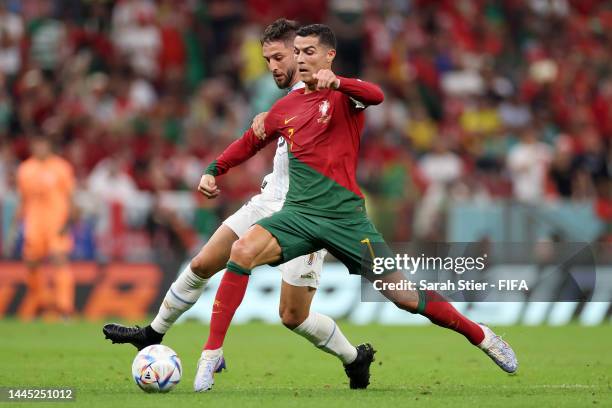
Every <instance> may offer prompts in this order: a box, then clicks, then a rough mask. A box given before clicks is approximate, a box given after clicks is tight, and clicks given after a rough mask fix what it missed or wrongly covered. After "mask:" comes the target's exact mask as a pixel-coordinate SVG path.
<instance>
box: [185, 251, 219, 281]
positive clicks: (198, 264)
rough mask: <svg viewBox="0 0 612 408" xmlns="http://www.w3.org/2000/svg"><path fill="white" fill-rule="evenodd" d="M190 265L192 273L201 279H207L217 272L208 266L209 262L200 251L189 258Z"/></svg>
mask: <svg viewBox="0 0 612 408" xmlns="http://www.w3.org/2000/svg"><path fill="white" fill-rule="evenodd" d="M190 266H191V270H192V271H193V273H195V274H196V275H198V276H199V277H200V278H202V279H208V278H210V277H211V276H213V275H214V274H215V273H216V272H217V271H214V270H213V268H211V267H210V262H208V261H207V259H206V256H205V255H203V254H202V253H199V254H197V255H196V256H195V257H194V258H193V259H192V260H191V264H190Z"/></svg>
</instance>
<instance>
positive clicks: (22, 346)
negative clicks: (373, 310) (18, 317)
mask: <svg viewBox="0 0 612 408" xmlns="http://www.w3.org/2000/svg"><path fill="white" fill-rule="evenodd" d="M341 326H342V328H343V330H344V332H345V333H346V334H347V336H348V337H349V339H351V340H352V341H353V342H354V343H358V342H364V341H369V342H372V344H373V345H374V347H375V348H376V349H377V350H378V353H377V354H376V361H375V362H374V364H373V366H372V379H371V385H370V388H368V389H367V390H365V391H364V390H359V391H353V390H349V389H348V385H347V379H346V377H345V375H344V372H343V370H342V367H341V365H340V363H339V361H337V360H336V359H335V358H334V357H332V356H330V355H327V354H325V353H323V352H321V351H319V350H317V349H316V348H314V347H312V346H311V345H310V344H309V343H307V342H306V341H305V340H304V339H302V338H300V337H298V336H296V335H294V334H292V333H290V332H289V331H288V330H287V329H285V328H283V327H281V326H280V325H264V324H248V325H243V326H234V327H232V328H231V329H230V333H229V336H228V339H227V341H226V344H225V347H224V350H225V355H226V358H227V363H228V368H229V370H228V371H225V372H223V373H222V374H220V375H217V377H216V384H215V388H214V389H213V391H212V392H210V393H206V394H195V393H194V392H192V381H193V375H194V374H195V365H196V361H197V358H198V356H199V351H200V348H201V345H202V342H203V340H204V337H205V335H206V333H207V327H206V326H202V325H200V324H196V323H186V324H181V325H177V326H176V327H175V328H174V329H173V330H171V331H170V332H169V333H168V335H166V338H165V341H164V343H165V344H167V345H168V346H170V347H172V348H173V349H174V350H176V351H177V353H178V354H179V357H180V358H181V360H182V362H183V379H182V381H181V383H180V384H179V385H178V386H177V388H176V389H175V390H174V391H172V392H171V393H169V394H164V395H160V394H145V393H143V392H142V391H140V389H138V387H137V386H136V385H135V384H134V381H133V380H132V379H131V374H130V367H131V362H132V359H133V357H134V355H135V354H136V353H135V349H133V348H132V347H131V346H129V345H111V344H110V342H108V341H107V340H104V339H103V335H102V332H101V327H102V323H98V324H93V323H83V322H74V323H65V324H43V323H29V324H25V323H21V322H17V321H12V320H4V321H0V362H1V366H2V369H1V370H0V386H27V385H29V386H68V387H74V388H75V389H76V397H77V401H76V403H74V402H69V403H56V402H54V403H37V404H34V405H35V406H37V407H42V406H52V407H57V406H61V405H66V404H68V405H69V406H73V407H74V406H79V407H81V406H82V407H88V408H90V407H112V408H120V407H137V406H138V407H168V408H178V407H195V406H207V407H211V408H212V407H214V408H228V407H241V408H245V407H258V408H264V407H277V406H278V407H289V406H308V407H317V406H318V407H327V406H330V407H343V406H347V407H351V408H357V407H370V408H372V407H374V408H380V407H398V408H399V407H445V408H448V407H471V408H474V407H485V406H486V407H488V406H502V407H505V406H517V407H549V406H553V407H555V408H559V407H577V406H580V407H586V406H593V407H606V406H608V407H609V406H612V385H611V376H612V325H605V326H600V327H579V326H575V325H572V326H566V327H507V328H496V330H497V332H498V333H500V334H504V333H505V338H506V339H507V340H508V341H509V342H510V343H511V344H512V345H513V347H514V349H515V350H516V352H517V355H518V357H519V361H520V368H519V373H518V374H517V375H514V376H510V375H507V374H505V373H503V372H502V371H501V370H500V369H499V368H497V366H495V365H494V364H493V362H492V361H490V360H489V359H488V358H487V357H486V356H485V355H484V354H483V353H482V352H480V351H479V350H477V349H476V348H474V347H473V346H471V345H470V344H469V343H468V342H467V341H466V340H464V338H463V337H462V336H460V335H458V334H455V333H452V332H450V331H448V330H443V329H439V328H436V327H433V326H428V327H398V326H376V325H372V326H354V325H350V324H348V323H343V324H341ZM18 405H24V404H16V403H0V406H7V407H10V406H18ZM26 406H33V405H31V404H27V405H26Z"/></svg>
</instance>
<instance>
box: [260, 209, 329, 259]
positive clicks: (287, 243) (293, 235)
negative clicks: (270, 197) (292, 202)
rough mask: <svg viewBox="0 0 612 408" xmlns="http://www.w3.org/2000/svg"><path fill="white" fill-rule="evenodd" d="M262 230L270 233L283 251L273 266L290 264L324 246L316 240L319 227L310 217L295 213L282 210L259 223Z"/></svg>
mask: <svg viewBox="0 0 612 408" xmlns="http://www.w3.org/2000/svg"><path fill="white" fill-rule="evenodd" d="M256 224H257V225H258V226H259V227H260V228H263V229H265V230H266V231H268V232H269V233H270V234H271V235H272V236H273V237H274V238H276V242H277V243H278V246H279V247H280V250H281V257H280V259H279V260H277V261H275V262H270V263H269V264H270V265H272V266H277V265H279V264H281V263H285V262H288V261H290V260H292V259H294V258H297V257H298V256H302V255H306V254H309V253H311V252H315V251H318V250H319V249H321V248H322V245H321V244H320V243H319V242H318V240H317V239H316V236H317V235H318V232H319V231H318V230H319V226H318V224H317V223H316V222H315V220H313V219H312V217H310V216H306V215H304V214H299V213H296V212H294V211H287V210H281V211H279V212H277V213H274V214H272V215H271V216H270V217H267V218H264V219H262V220H259V221H257V223H256Z"/></svg>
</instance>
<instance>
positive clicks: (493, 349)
mask: <svg viewBox="0 0 612 408" xmlns="http://www.w3.org/2000/svg"><path fill="white" fill-rule="evenodd" d="M479 326H480V327H481V328H482V331H484V335H485V338H484V340H483V341H482V343H480V344H479V345H478V347H480V348H481V349H482V351H484V352H485V354H486V355H487V356H489V357H490V358H491V360H493V361H495V364H497V365H498V366H499V367H500V368H501V369H502V370H504V371H505V372H507V373H510V374H514V373H515V372H516V370H517V369H518V360H517V359H516V355H515V354H514V350H512V347H510V345H509V344H508V343H506V342H505V341H503V340H502V338H501V337H500V336H498V335H497V334H495V333H493V330H491V329H489V328H488V327H487V326H485V325H484V324H479Z"/></svg>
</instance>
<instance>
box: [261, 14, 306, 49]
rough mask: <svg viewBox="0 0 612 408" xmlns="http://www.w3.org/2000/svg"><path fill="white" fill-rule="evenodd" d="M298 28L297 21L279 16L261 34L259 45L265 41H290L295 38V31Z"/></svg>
mask: <svg viewBox="0 0 612 408" xmlns="http://www.w3.org/2000/svg"><path fill="white" fill-rule="evenodd" d="M298 28H300V25H299V24H298V22H297V21H294V20H287V19H286V18H279V19H278V20H276V21H275V22H273V23H272V24H270V25H269V26H267V27H266V29H265V30H264V32H263V34H262V36H261V45H263V44H264V43H267V42H273V41H283V42H290V41H293V38H295V33H296V31H297V30H298Z"/></svg>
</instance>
